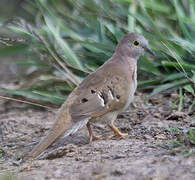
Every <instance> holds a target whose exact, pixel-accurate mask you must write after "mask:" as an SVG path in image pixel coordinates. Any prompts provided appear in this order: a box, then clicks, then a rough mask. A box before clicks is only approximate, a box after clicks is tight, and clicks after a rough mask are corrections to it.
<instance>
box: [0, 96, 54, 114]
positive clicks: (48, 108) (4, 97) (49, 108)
mask: <svg viewBox="0 0 195 180" xmlns="http://www.w3.org/2000/svg"><path fill="white" fill-rule="evenodd" d="M0 98H1V99H6V100H12V101H17V102H21V103H25V104H31V105H34V106H38V107H43V108H45V109H47V110H49V111H52V112H53V110H54V109H53V108H51V107H48V106H44V105H41V104H38V103H33V102H29V101H24V100H20V99H15V98H11V97H7V96H0Z"/></svg>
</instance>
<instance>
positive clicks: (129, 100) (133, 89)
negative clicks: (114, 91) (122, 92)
mask: <svg viewBox="0 0 195 180" xmlns="http://www.w3.org/2000/svg"><path fill="white" fill-rule="evenodd" d="M136 88H137V80H134V83H132V84H131V85H130V88H129V96H128V98H127V101H126V103H125V105H124V107H123V109H122V111H124V110H126V109H127V108H128V106H129V105H130V103H131V102H132V101H133V97H134V94H135V91H136Z"/></svg>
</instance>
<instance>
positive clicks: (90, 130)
mask: <svg viewBox="0 0 195 180" xmlns="http://www.w3.org/2000/svg"><path fill="white" fill-rule="evenodd" d="M86 126H87V129H88V131H89V142H90V143H91V142H92V140H93V139H97V140H99V139H102V136H95V135H94V134H93V131H92V129H91V126H90V123H89V122H88V123H87V125H86Z"/></svg>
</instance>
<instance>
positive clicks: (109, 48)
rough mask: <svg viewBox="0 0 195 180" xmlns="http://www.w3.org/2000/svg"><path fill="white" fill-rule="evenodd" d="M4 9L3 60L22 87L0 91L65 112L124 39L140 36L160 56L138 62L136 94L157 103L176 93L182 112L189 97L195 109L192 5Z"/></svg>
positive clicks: (135, 1) (49, 2) (187, 1)
mask: <svg viewBox="0 0 195 180" xmlns="http://www.w3.org/2000/svg"><path fill="white" fill-rule="evenodd" d="M0 3H1V5H0V7H1V11H0V12H1V16H0V17H1V18H0V25H1V29H0V33H1V36H0V58H1V61H5V60H6V59H7V58H8V57H9V58H13V57H14V60H13V61H12V71H14V72H15V77H16V79H17V81H18V82H17V85H15V86H14V85H13V86H11V87H10V86H9V87H7V86H1V89H3V91H4V92H6V93H7V94H12V95H19V96H23V97H25V98H28V99H30V100H33V101H36V102H38V103H45V102H46V103H48V102H49V103H54V104H61V103H63V102H64V100H65V99H66V97H67V95H68V94H69V93H70V92H71V91H72V89H73V88H74V87H75V86H76V85H77V84H78V83H79V82H80V81H82V79H83V78H84V77H85V76H86V75H87V74H88V73H90V72H92V71H94V70H95V69H96V68H97V67H98V66H100V65H101V64H102V63H104V62H105V61H106V60H107V59H108V58H109V57H111V55H112V54H113V52H114V50H115V46H116V44H117V42H118V40H119V39H120V38H121V37H122V36H123V35H124V34H125V33H127V32H134V31H135V32H138V33H141V34H143V35H144V36H145V37H146V38H147V39H148V40H149V42H150V46H151V48H152V49H153V50H154V51H155V52H156V57H155V58H150V57H142V58H141V60H140V61H139V65H138V67H139V68H138V79H139V83H138V87H139V88H142V89H144V90H149V92H151V94H152V95H153V94H156V93H160V92H161V91H163V92H166V93H170V92H171V91H173V89H174V90H179V97H178V99H177V100H176V102H175V105H178V108H179V110H181V109H182V101H183V98H184V96H186V97H187V95H188V94H190V96H192V97H193V99H191V100H192V101H191V106H190V107H189V108H192V106H193V105H194V104H195V99H194V96H195V91H194V81H195V44H194V42H195V1H194V0H107V1H100V0H81V1H73V0H66V1H65V0H64V1H63V0H61V1H56V0H34V1H25V0H16V1H11V0H9V1H7V0H1V2H0ZM149 58H150V59H149ZM13 64H14V65H13ZM170 89H171V90H170ZM186 92H187V94H186Z"/></svg>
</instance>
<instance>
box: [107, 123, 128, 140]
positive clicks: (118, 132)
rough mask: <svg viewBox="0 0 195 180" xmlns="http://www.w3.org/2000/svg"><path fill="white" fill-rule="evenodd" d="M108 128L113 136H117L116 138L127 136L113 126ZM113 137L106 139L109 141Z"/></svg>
mask: <svg viewBox="0 0 195 180" xmlns="http://www.w3.org/2000/svg"><path fill="white" fill-rule="evenodd" d="M109 127H110V128H111V129H112V130H113V131H114V133H115V135H117V136H120V137H124V136H128V133H122V132H120V131H119V129H118V128H117V127H116V126H115V125H109ZM115 135H111V136H109V137H108V138H109V139H111V138H112V137H114V136H115Z"/></svg>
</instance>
